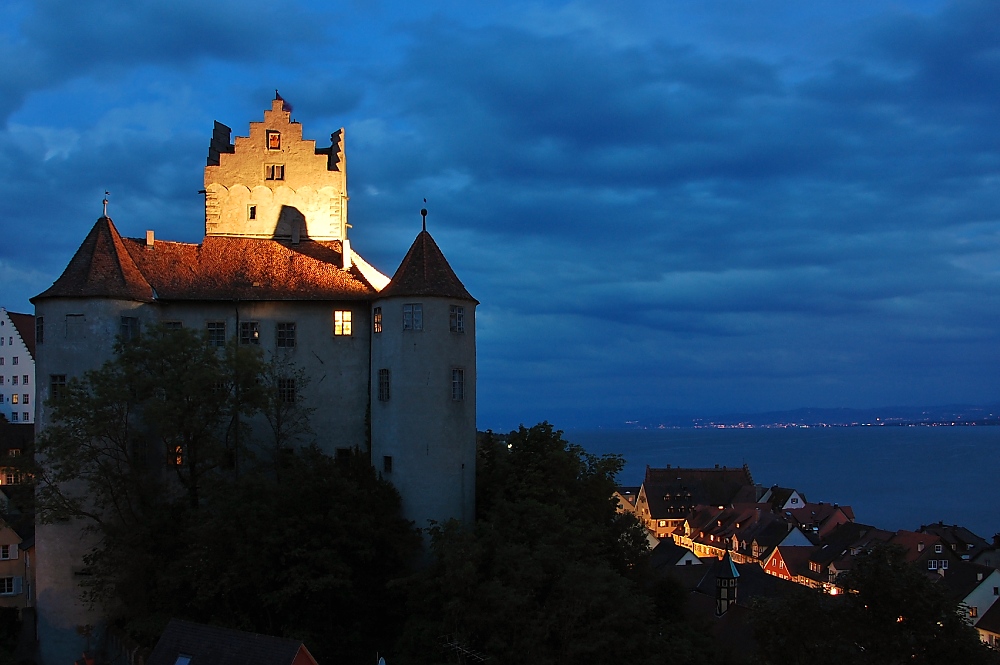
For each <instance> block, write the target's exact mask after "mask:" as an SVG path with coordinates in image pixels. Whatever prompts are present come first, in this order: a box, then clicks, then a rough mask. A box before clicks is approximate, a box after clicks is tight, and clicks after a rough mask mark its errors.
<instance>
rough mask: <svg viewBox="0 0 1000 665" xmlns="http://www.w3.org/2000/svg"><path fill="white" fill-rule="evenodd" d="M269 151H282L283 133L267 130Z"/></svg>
mask: <svg viewBox="0 0 1000 665" xmlns="http://www.w3.org/2000/svg"><path fill="white" fill-rule="evenodd" d="M267 149H268V150H281V132H276V131H274V130H271V129H269V130H267Z"/></svg>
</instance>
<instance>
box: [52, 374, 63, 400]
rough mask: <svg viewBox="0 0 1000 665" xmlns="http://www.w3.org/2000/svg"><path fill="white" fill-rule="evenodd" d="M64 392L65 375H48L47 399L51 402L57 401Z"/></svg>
mask: <svg viewBox="0 0 1000 665" xmlns="http://www.w3.org/2000/svg"><path fill="white" fill-rule="evenodd" d="M65 392H66V375H65V374H50V375H49V399H50V400H52V401H53V402H55V401H57V400H58V399H59V398H60V397H62V396H63V393H65Z"/></svg>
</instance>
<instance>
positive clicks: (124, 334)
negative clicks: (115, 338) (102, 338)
mask: <svg viewBox="0 0 1000 665" xmlns="http://www.w3.org/2000/svg"><path fill="white" fill-rule="evenodd" d="M119 335H120V337H121V338H122V341H123V342H131V341H132V340H135V339H139V319H138V318H137V317H135V316H123V317H122V323H121V330H120V332H119Z"/></svg>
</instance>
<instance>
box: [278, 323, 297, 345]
mask: <svg viewBox="0 0 1000 665" xmlns="http://www.w3.org/2000/svg"><path fill="white" fill-rule="evenodd" d="M277 340H278V347H279V348H282V349H291V348H293V347H294V346H295V322H294V321H288V322H285V323H279V324H278V335H277Z"/></svg>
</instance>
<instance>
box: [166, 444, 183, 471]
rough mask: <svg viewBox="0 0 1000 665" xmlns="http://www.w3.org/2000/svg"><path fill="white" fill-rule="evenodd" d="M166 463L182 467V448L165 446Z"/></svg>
mask: <svg viewBox="0 0 1000 665" xmlns="http://www.w3.org/2000/svg"><path fill="white" fill-rule="evenodd" d="M167 463H168V464H172V465H173V466H184V446H167Z"/></svg>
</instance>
